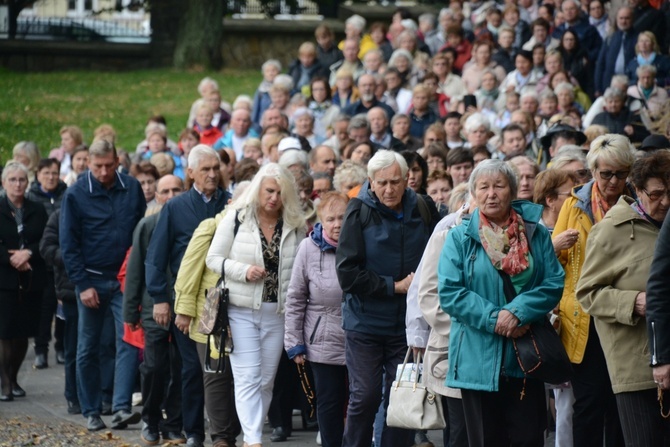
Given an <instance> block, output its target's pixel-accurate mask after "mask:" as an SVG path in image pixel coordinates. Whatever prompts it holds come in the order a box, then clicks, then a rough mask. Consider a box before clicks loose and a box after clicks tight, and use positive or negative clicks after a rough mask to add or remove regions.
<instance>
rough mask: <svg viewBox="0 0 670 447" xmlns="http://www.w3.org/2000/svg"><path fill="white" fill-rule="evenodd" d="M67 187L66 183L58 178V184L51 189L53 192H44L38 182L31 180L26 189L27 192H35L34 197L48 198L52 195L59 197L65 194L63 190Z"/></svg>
mask: <svg viewBox="0 0 670 447" xmlns="http://www.w3.org/2000/svg"><path fill="white" fill-rule="evenodd" d="M66 189H67V185H66V184H65V182H64V181H62V180H58V185H56V189H54V190H53V192H51V193H48V192H44V191H43V190H42V188H41V185H40V182H37V181H35V182H33V183H32V184H31V185H30V189H29V190H28V192H29V193H31V194H35V196H36V197H45V198H49V197H51V196H53V197H60V196H62V195H63V194H65V190H66Z"/></svg>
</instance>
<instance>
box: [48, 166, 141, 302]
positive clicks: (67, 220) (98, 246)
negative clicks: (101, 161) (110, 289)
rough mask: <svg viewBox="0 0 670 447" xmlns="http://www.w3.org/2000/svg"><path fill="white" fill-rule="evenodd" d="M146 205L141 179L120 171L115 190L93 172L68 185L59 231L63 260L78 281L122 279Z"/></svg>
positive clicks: (83, 286)
mask: <svg viewBox="0 0 670 447" xmlns="http://www.w3.org/2000/svg"><path fill="white" fill-rule="evenodd" d="M146 207H147V205H146V201H145V200H144V194H143V193H142V187H141V186H140V183H139V182H138V181H137V180H135V179H134V178H132V177H130V176H128V175H125V174H120V173H118V172H117V173H116V180H115V181H114V185H112V187H111V188H109V189H106V188H105V187H104V186H102V184H101V183H100V182H99V181H98V180H96V178H95V177H94V176H93V174H91V171H86V172H85V173H84V174H82V175H80V176H79V178H78V179H77V181H76V182H75V183H74V184H73V185H72V186H70V187H69V188H68V189H67V191H66V192H65V196H64V197H63V202H62V204H61V214H60V228H59V230H58V231H59V239H60V244H61V253H62V256H63V264H64V265H65V269H66V271H67V275H68V276H69V277H70V280H71V281H72V283H73V284H74V285H75V286H77V287H79V288H80V289H81V290H86V289H89V288H91V287H93V283H92V281H93V280H95V279H115V278H116V276H117V274H118V273H119V269H120V268H121V264H123V261H124V259H125V258H126V251H127V250H128V247H130V245H131V244H132V241H133V230H134V229H135V225H137V222H139V221H140V219H141V218H142V217H143V216H144V211H145V210H146Z"/></svg>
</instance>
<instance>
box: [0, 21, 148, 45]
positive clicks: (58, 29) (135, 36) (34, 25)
mask: <svg viewBox="0 0 670 447" xmlns="http://www.w3.org/2000/svg"><path fill="white" fill-rule="evenodd" d="M8 33H9V23H8V21H7V20H5V21H3V23H0V38H5V39H6V38H8ZM150 36H151V32H150V31H149V30H147V29H146V27H145V26H144V24H143V23H142V22H141V21H137V20H101V19H91V18H84V19H77V18H69V17H28V18H19V19H18V20H17V26H16V36H15V38H16V39H23V40H50V41H73V42H113V43H149V42H150V40H151V37H150Z"/></svg>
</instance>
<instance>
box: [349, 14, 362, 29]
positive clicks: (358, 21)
mask: <svg viewBox="0 0 670 447" xmlns="http://www.w3.org/2000/svg"><path fill="white" fill-rule="evenodd" d="M344 23H345V24H346V25H351V26H353V27H354V28H356V29H357V30H359V31H360V32H363V30H364V29H365V19H364V18H363V17H361V16H359V15H358V14H354V15H353V16H351V17H349V18H348V19H347V20H345V22H344Z"/></svg>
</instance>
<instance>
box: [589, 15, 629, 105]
mask: <svg viewBox="0 0 670 447" xmlns="http://www.w3.org/2000/svg"><path fill="white" fill-rule="evenodd" d="M616 26H617V30H616V31H614V33H612V34H611V35H610V36H609V37H607V39H605V41H604V42H603V46H602V47H601V48H600V54H599V55H598V63H597V64H596V72H595V89H596V95H597V96H600V95H602V94H603V92H605V89H606V88H607V87H609V85H610V83H611V82H612V76H614V75H615V74H624V72H625V71H626V67H627V66H628V62H630V61H631V60H632V59H633V58H634V57H635V43H636V41H637V33H636V32H635V31H634V29H633V10H632V9H631V8H630V7H628V6H623V7H621V9H619V11H617V14H616Z"/></svg>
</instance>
